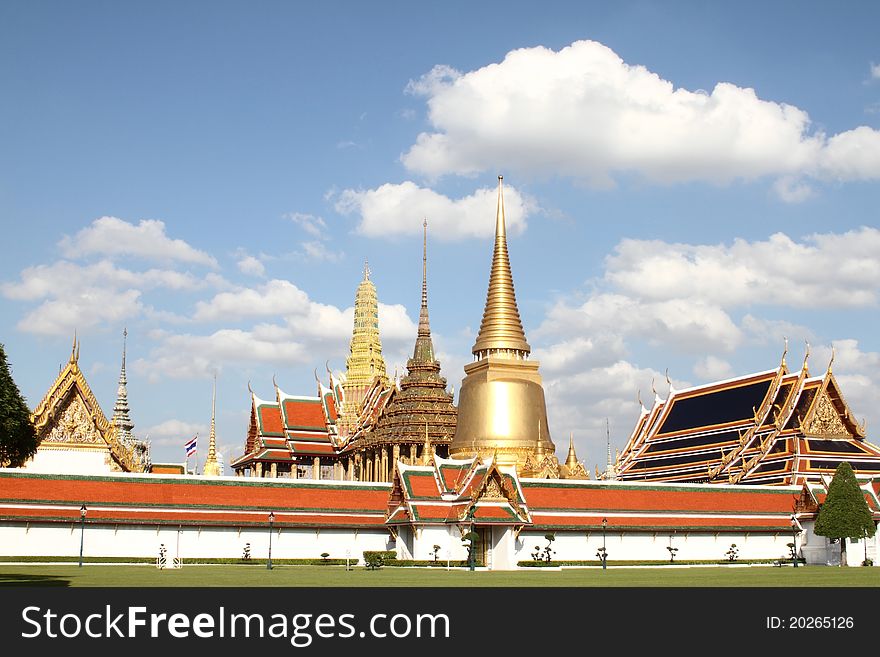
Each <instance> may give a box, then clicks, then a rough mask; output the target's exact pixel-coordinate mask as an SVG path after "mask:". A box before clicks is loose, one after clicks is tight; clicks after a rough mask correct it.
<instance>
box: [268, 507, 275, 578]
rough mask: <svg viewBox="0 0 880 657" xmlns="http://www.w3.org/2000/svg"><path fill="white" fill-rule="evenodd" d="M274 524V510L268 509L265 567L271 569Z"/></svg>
mask: <svg viewBox="0 0 880 657" xmlns="http://www.w3.org/2000/svg"><path fill="white" fill-rule="evenodd" d="M274 524H275V512H274V511H269V561H268V562H266V568H267V569H268V570H272V527H273V526H274Z"/></svg>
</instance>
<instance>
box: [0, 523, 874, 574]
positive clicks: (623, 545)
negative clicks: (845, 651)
mask: <svg viewBox="0 0 880 657" xmlns="http://www.w3.org/2000/svg"><path fill="white" fill-rule="evenodd" d="M803 526H804V530H805V531H804V533H802V534H800V535H799V537H798V551H799V554H800V555H801V556H803V557H804V558H805V559H806V561H807V563H808V564H819V565H837V563H838V562H839V554H840V547H839V545H837V544H831V543H830V542H829V541H828V540H827V539H826V538H824V537H821V536H816V535H815V534H813V532H812V528H813V523H812V522H805V523H803ZM406 532H410V533H411V536H412V538H411V540H410V541H409V542H407V541H406V540H405V537H404V535H403V534H405V533H406ZM545 533H546V532H540V531H528V530H523V531H522V532H521V533H520V535H519V537H518V538H514V530H513V528H510V527H494V528H493V529H492V545H491V548H490V550H489V555H488V556H489V566H490V567H491V568H492V569H495V570H507V569H513V568H515V567H516V563H517V562H518V561H530V560H532V553H533V552H534V550H535V548H536V547H538V548H539V549H540V551H541V552H543V550H544V547H545V546H546V545H547V540H546V539H545V538H544V536H545ZM82 535H83V538H84V541H83V554H84V556H86V557H146V558H150V559H152V558H155V557H157V556H158V554H159V546H160V545H161V544H164V545H165V548H166V550H167V556H168V558H173V557H180V558H182V559H183V560H184V562H186V561H187V560H190V559H195V558H225V559H239V558H241V556H242V554H243V552H244V547H245V545H246V544H247V543H250V553H251V558H252V559H259V560H265V559H266V558H267V557H268V551H269V528H268V525H267V526H266V527H249V528H241V529H239V528H237V527H202V528H198V527H182V528H181V529H180V530H178V528H177V527H168V526H164V525H163V526H159V527H157V526H156V525H152V526H146V525H138V526H132V525H111V524H98V523H94V524H93V523H89V522H88V520H87V521H86V524H85V531H84V533H83V534H82ZM80 536H81V526H80V523H79V522H77V521H73V522H66V523H54V522H53V523H41V524H34V523H12V522H3V523H0V559H2V557H4V556H10V557H20V556H42V557H52V556H54V557H63V558H67V559H76V558H78V557H79V549H80ZM670 540H671V545H672V546H673V547H677V548H678V551H677V552H676V555H675V560H676V561H688V560H701V561H704V560H712V561H724V560H726V559H727V557H726V554H725V553H726V552H727V550H728V549H729V548H730V545H731V543H735V544H736V546H737V551H738V555H737V557H738V560H746V559H785V558H788V555H789V554H790V553H789V549H788V546H787V544H788V543H790V542H791V540H792V535H791V534H789V533H787V532H780V533H778V534H758V533H737V534H727V533H718V534H715V533H699V532H688V533H678V532H676V533H674V534H670V533H668V532H665V533H663V532H657V533H648V532H631V533H620V532H607V533H606V535H605V547H606V549H607V551H608V559H609V562H611V563H614V562H620V561H668V560H669V550H668V549H667V548H668V547H669V546H670ZM407 545H408V547H406V546H407ZM434 545H439V546H440V550H439V552H438V560H439V561H441V562H443V561H447V560H450V561H461V560H464V559H466V558H467V548H466V547H465V545H464V544H463V543H462V541H461V533H460V531H459V528H458V526H457V525H439V526H437V525H425V526H421V527H416V528H415V531H414V532H413V531H412V529H411V528H401V537H400V538H399V539H398V540H397V541H396V542H395V541H392V540H390V534H389V532H388V530H387V529H385V528H383V527H377V528H369V529H339V528H332V529H329V528H322V529H306V528H288V527H284V528H279V527H274V528H273V529H272V558H273V559H319V558H320V555H321V553H323V552H327V553H328V554H329V557H330V558H332V559H344V558H346V556H349V557H350V558H351V559H353V560H355V559H356V560H357V561H359V562H361V563H362V562H363V552H364V551H365V550H396V551H397V556H398V558H399V559H417V560H432V559H433V558H434V550H433V546H434ZM600 547H602V532H601V531H600V532H595V531H593V532H584V531H557V532H555V540H554V541H553V542H552V549H553V554H552V560H553V561H595V560H596V559H597V556H596V552H597V551H598V549H599V548H600ZM878 547H880V535H876V536H875V537H873V538H871V539H869V540H868V545H867V552H868V557H869V558H871V559H873V560H874V564H875V566H878V565H880V564H878V563H877V561H878V560H877V554H878V552H880V550H878ZM346 553H348V554H346ZM864 555H865V544H864V542H861V541H858V542H848V544H847V556H848V561H849V565H851V566H859V565H860V564H861V563H862V561H863V559H864Z"/></svg>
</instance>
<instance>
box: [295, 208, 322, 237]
mask: <svg viewBox="0 0 880 657" xmlns="http://www.w3.org/2000/svg"><path fill="white" fill-rule="evenodd" d="M284 217H285V218H287V219H289V220H290V221H292V222H293V223H294V224H296V225H297V226H299V227H301V228H302V229H303V230H304V231H305V232H307V233H308V234H309V235H312V236H313V237H317V238H318V239H326V237H327V224H326V222H325V221H324V220H323V219H322V218H321V217H317V216H315V215H313V214H306V213H303V212H290V213H288V214H286V215H284Z"/></svg>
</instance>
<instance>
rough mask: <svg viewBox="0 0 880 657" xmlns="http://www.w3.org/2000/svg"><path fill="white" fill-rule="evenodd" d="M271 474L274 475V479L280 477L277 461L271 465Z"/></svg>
mask: <svg viewBox="0 0 880 657" xmlns="http://www.w3.org/2000/svg"><path fill="white" fill-rule="evenodd" d="M269 476H270V477H272V479H276V478H277V477H278V464H277V463H273V464H272V465H271V466H269Z"/></svg>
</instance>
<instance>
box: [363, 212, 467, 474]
mask: <svg viewBox="0 0 880 657" xmlns="http://www.w3.org/2000/svg"><path fill="white" fill-rule="evenodd" d="M422 229H423V237H422V302H421V308H420V310H419V327H418V333H417V335H416V343H415V346H414V347H413V355H412V358H410V359H409V360H408V361H407V363H406V369H407V373H406V375H405V376H404V377H403V378H402V379H400V384H399V390H398V391H397V392H396V393H395V394H394V396H393V397H392V399H391V401H389V403H388V405H387V406H386V407H385V409H384V410H383V411H382V415H381V416H380V417H379V419H378V420H377V422H376V425H375V427H374V428H373V430H372V431H371V432H370V434H369V435H368V440H369V441H371V442H373V443H377V444H397V445H401V446H404V445H410V446H417V445H420V444H421V446H422V458H423V462H425V463H428V462H430V458H431V456H432V455H433V454H434V453H435V452H437V453H439V454H440V456H445V455H446V451H447V447H448V446H449V443H450V442H451V441H452V436H453V435H454V434H455V425H456V420H457V417H458V410H457V409H456V408H455V406H453V404H452V394H451V393H449V392H447V391H446V379H445V378H443V376H442V375H441V374H440V363H439V361H437V360H436V358H435V356H434V344H433V341H432V340H431V325H430V322H429V321H428V221H427V219H425V220H423V221H422Z"/></svg>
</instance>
